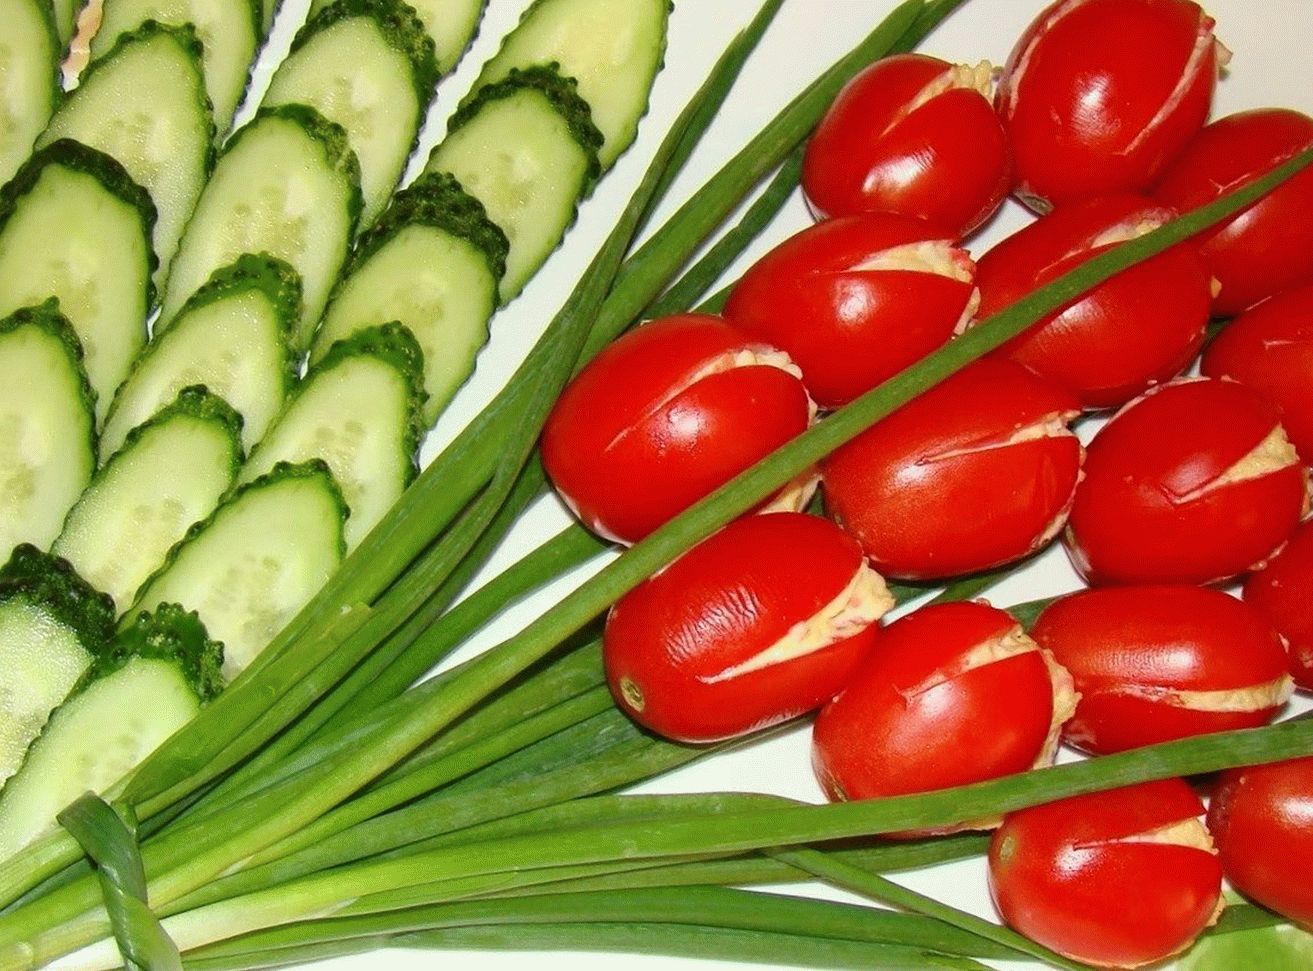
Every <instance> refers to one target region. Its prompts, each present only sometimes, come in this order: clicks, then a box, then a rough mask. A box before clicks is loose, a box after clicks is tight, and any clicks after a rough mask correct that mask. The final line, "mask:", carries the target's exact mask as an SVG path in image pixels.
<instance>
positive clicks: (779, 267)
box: [725, 213, 975, 408]
mask: <svg viewBox="0 0 1313 971" xmlns="http://www.w3.org/2000/svg"><path fill="white" fill-rule="evenodd" d="M922 243H924V244H927V245H931V246H934V247H936V248H937V249H938V251H939V253H940V255H942V256H943V258H944V259H946V260H949V261H951V263H952V264H953V266H954V267H956V268H957V270H958V272H959V273H960V274H961V275H964V276H966V277H967V279H966V280H959V279H954V278H953V277H950V276H944V275H941V274H940V273H935V272H919V271H914V270H907V269H860V267H862V266H863V264H867V263H869V262H870V261H871V260H872V259H875V258H878V256H879V255H880V254H882V253H885V252H887V251H889V250H892V249H897V248H901V247H906V246H915V245H916V244H922ZM974 272H975V267H974V264H973V263H972V262H971V259H970V257H969V256H968V255H967V253H966V251H965V250H961V249H958V248H956V247H953V246H951V245H950V244H949V242H948V241H947V240H945V239H944V236H943V233H942V231H941V230H937V229H933V228H931V227H930V226H928V225H927V224H925V223H922V222H919V221H918V220H915V219H911V218H909V217H906V216H895V215H891V214H889V213H873V214H869V215H858V216H848V217H845V218H840V219H831V220H827V221H826V222H823V223H820V224H818V225H816V226H812V227H810V228H808V229H804V230H803V231H802V232H800V233H798V234H797V235H795V236H792V237H790V238H789V239H787V240H785V241H784V242H783V243H781V244H780V245H779V246H777V247H775V249H773V250H771V251H770V252H769V253H767V254H766V255H765V256H764V257H762V258H761V259H760V260H758V261H757V263H756V264H754V265H753V266H752V267H751V268H750V269H749V270H748V271H747V272H746V273H745V274H744V275H743V277H742V279H741V280H740V281H739V282H738V284H737V285H736V286H735V287H734V290H733V292H731V294H730V296H729V301H728V302H727V303H726V305H725V317H726V319H728V320H729V321H730V323H731V324H733V325H734V326H735V327H737V328H738V329H739V330H741V331H742V332H743V333H745V334H747V335H748V336H749V337H751V338H753V339H754V340H758V341H761V342H763V343H766V344H770V345H771V346H773V347H778V348H780V350H782V351H784V352H785V353H787V354H788V355H789V357H790V358H791V359H792V360H793V361H794V362H795V363H796V364H797V365H798V366H799V367H800V368H801V369H802V378H803V383H804V384H805V385H806V386H807V390H808V391H809V392H810V393H811V395H812V397H813V398H814V399H815V400H816V402H817V404H819V405H821V406H822V407H825V408H833V407H837V406H839V405H843V404H846V403H848V402H849V401H851V400H852V399H854V398H856V397H857V396H858V395H861V394H863V393H864V392H866V391H869V390H870V389H871V388H874V387H875V386H876V385H877V384H879V383H880V382H882V381H884V380H885V379H887V378H890V377H893V375H895V374H897V373H898V372H899V371H901V370H902V369H903V368H905V367H907V366H908V365H909V364H912V363H914V362H916V361H918V360H920V359H921V358H923V357H925V356H926V355H927V354H929V353H930V352H931V351H933V350H935V349H936V348H938V347H940V346H942V345H943V344H945V343H947V342H948V340H949V338H951V337H952V336H953V332H954V330H955V329H956V328H957V327H958V325H959V323H960V322H961V321H962V319H963V318H964V316H965V315H967V314H968V313H969V311H970V308H971V307H972V306H973V301H974V300H975V287H974V285H973V283H972V282H970V278H971V276H972V275H974Z"/></svg>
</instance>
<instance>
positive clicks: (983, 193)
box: [802, 54, 1010, 239]
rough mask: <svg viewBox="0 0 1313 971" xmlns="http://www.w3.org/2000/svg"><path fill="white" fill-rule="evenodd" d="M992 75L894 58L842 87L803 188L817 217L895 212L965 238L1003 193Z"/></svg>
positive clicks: (811, 146)
mask: <svg viewBox="0 0 1313 971" xmlns="http://www.w3.org/2000/svg"><path fill="white" fill-rule="evenodd" d="M992 73H993V72H992V68H991V67H990V66H989V64H986V63H982V64H980V65H978V66H976V67H974V68H973V67H969V66H967V65H965V64H949V63H948V62H947V61H941V60H939V59H938V58H935V57H927V56H926V55H924V54H898V55H895V56H893V57H886V58H885V59H884V60H882V61H877V62H876V63H874V64H872V65H871V66H870V67H868V68H867V69H866V70H865V71H863V72H862V73H861V74H858V75H857V76H856V77H855V78H853V79H852V80H851V81H849V82H848V85H847V86H846V87H845V88H844V89H843V90H842V91H840V92H839V96H838V97H837V98H836V99H835V101H834V104H833V105H831V106H830V110H829V111H827V112H826V114H825V117H824V118H822V119H821V123H820V125H819V126H817V128H816V133H815V134H814V135H812V138H811V141H810V142H809V143H808V145H807V154H806V155H805V156H804V158H803V164H802V188H803V191H804V192H805V193H806V194H807V200H808V202H809V203H810V205H811V207H812V210H813V211H814V212H816V213H817V214H818V215H820V216H822V217H833V216H850V215H853V214H855V213H859V212H897V213H902V214H904V215H907V216H916V217H918V218H920V219H924V220H927V221H928V222H930V223H933V224H934V225H936V226H939V227H941V228H942V229H943V230H944V231H946V232H947V233H949V234H950V235H952V236H953V238H954V239H961V238H962V237H963V236H966V235H967V234H968V233H970V232H971V231H972V230H973V229H975V228H976V227H978V226H979V225H980V224H981V223H983V222H984V221H985V220H986V219H988V218H989V217H990V216H991V215H993V214H994V212H995V211H996V210H997V209H998V207H999V206H1000V205H1001V204H1002V203H1003V197H1004V196H1006V195H1007V193H1008V186H1009V181H1010V179H1009V175H1010V166H1009V161H1008V145H1007V138H1006V137H1005V136H1004V134H1003V125H1002V123H1001V122H1000V121H999V119H998V115H997V114H995V112H994V108H993V106H992V105H991V104H990V101H989V88H990V83H991V74H992Z"/></svg>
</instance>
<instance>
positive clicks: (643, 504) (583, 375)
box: [542, 314, 811, 542]
mask: <svg viewBox="0 0 1313 971" xmlns="http://www.w3.org/2000/svg"><path fill="white" fill-rule="evenodd" d="M810 407H811V406H810V402H809V400H808V398H807V392H806V390H805V389H804V388H803V385H802V382H801V381H800V380H799V379H798V377H797V371H796V369H795V368H794V366H793V365H792V364H791V362H789V360H788V359H787V357H785V355H783V354H781V353H779V352H778V351H775V350H773V349H772V348H768V347H765V346H763V345H762V344H760V343H758V342H756V341H754V340H751V339H749V338H747V337H744V336H743V335H742V334H740V333H739V332H738V331H736V330H735V329H734V328H732V327H730V326H729V325H728V324H726V323H725V322H724V321H722V320H720V319H719V318H716V317H707V316H701V315H696V314H685V315H680V316H675V317H667V318H664V319H662V320H654V321H652V322H651V323H649V324H646V325H644V326H642V327H640V328H638V329H637V330H635V331H633V332H632V333H629V334H626V335H625V336H624V337H622V338H620V339H619V340H618V341H616V342H615V343H613V344H611V345H610V346H609V347H608V348H606V350H604V351H602V353H601V354H599V355H598V356H597V357H596V358H595V359H594V360H593V361H592V362H591V363H590V364H589V365H588V366H587V367H586V368H584V370H583V371H582V372H580V374H579V375H578V377H576V378H575V379H574V381H573V382H571V384H570V385H569V387H567V388H566V389H565V393H564V394H562V395H561V397H560V399H559V400H558V401H557V403H556V407H555V408H554V409H553V411H552V414H551V416H550V417H549V418H548V420H547V425H546V427H545V428H544V429H543V438H542V453H543V464H544V465H545V466H546V468H547V473H548V475H550V476H551V478H552V481H553V482H554V483H555V485H556V488H557V490H558V491H559V492H560V493H561V496H562V497H563V498H564V499H565V501H566V503H567V504H569V506H570V507H571V509H573V510H574V511H575V513H576V515H578V516H579V518H580V519H582V520H583V522H584V525H586V526H587V527H588V528H589V529H591V530H593V531H594V532H596V533H600V534H601V535H603V536H606V537H608V538H612V539H619V540H622V541H626V542H634V541H636V540H639V539H641V538H642V537H643V536H646V535H647V534H648V533H650V532H651V531H652V530H654V529H656V528H657V527H658V526H660V525H661V524H662V523H664V522H665V521H666V520H668V519H670V518H672V517H673V516H675V515H677V514H678V513H680V512H682V511H683V510H684V509H686V508H688V507H689V506H691V505H693V503H695V502H697V501H698V500H699V499H701V498H702V497H703V496H706V495H707V494H708V493H710V492H712V491H714V490H715V489H716V488H718V487H719V486H721V485H724V484H725V483H726V482H728V481H729V480H730V479H732V478H733V477H734V476H735V475H737V474H738V473H739V472H742V471H743V470H744V469H746V468H748V467H749V466H751V465H753V464H754V463H756V462H757V461H759V460H760V459H762V458H764V457H765V456H766V455H768V454H769V453H770V452H772V451H774V450H775V449H776V448H779V447H780V446H781V445H783V444H784V443H785V442H787V441H788V440H789V439H791V438H793V437H794V436H795V435H797V434H799V433H800V432H802V431H804V430H805V429H806V427H807V424H808V420H809V417H810Z"/></svg>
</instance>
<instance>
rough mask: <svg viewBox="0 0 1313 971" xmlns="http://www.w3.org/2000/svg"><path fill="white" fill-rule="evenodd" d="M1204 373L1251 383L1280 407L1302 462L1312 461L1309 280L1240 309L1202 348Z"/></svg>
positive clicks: (1312, 290) (1312, 296)
mask: <svg viewBox="0 0 1313 971" xmlns="http://www.w3.org/2000/svg"><path fill="white" fill-rule="evenodd" d="M1203 372H1204V374H1207V375H1209V376H1210V377H1214V378H1233V379H1235V380H1236V381H1239V382H1240V383H1241V384H1243V385H1245V386H1246V387H1250V388H1253V389H1254V390H1255V391H1257V392H1258V393H1259V394H1261V395H1262V396H1263V397H1264V398H1266V399H1267V400H1268V401H1270V402H1272V404H1274V405H1276V406H1277V408H1278V409H1279V410H1280V412H1281V426H1282V427H1283V428H1285V430H1286V435H1287V436H1288V437H1289V438H1290V441H1291V443H1292V444H1293V445H1294V446H1295V450H1296V451H1297V452H1299V455H1300V458H1302V459H1303V460H1304V464H1305V465H1313V394H1310V393H1309V389H1310V388H1313V284H1310V285H1306V286H1303V287H1300V288H1299V289H1297V290H1291V291H1290V292H1289V293H1283V294H1280V295H1278V296H1275V297H1273V298H1272V299H1270V300H1264V301H1263V302H1262V303H1261V304H1259V305H1258V306H1257V307H1255V308H1254V309H1252V310H1250V311H1247V312H1246V313H1244V314H1241V315H1240V316H1239V317H1237V318H1236V319H1235V320H1233V321H1231V323H1229V324H1227V325H1226V328H1225V329H1224V330H1223V331H1222V332H1221V333H1220V334H1218V335H1217V337H1215V338H1214V339H1213V340H1212V342H1211V343H1210V344H1209V345H1208V349H1207V350H1206V351H1205V352H1204V361H1203Z"/></svg>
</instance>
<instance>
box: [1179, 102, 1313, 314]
mask: <svg viewBox="0 0 1313 971" xmlns="http://www.w3.org/2000/svg"><path fill="white" fill-rule="evenodd" d="M1310 146H1313V118H1309V117H1308V116H1307V115H1302V114H1300V113H1299V112H1297V111H1289V110H1287V109H1284V108H1264V109H1260V110H1257V111H1244V112H1241V113H1240V114H1236V115H1229V116H1227V117H1226V118H1221V119H1219V120H1217V121H1215V122H1213V123H1212V124H1211V125H1209V126H1208V127H1207V128H1205V129H1204V130H1203V131H1201V132H1199V134H1198V135H1196V136H1195V137H1194V139H1192V140H1191V142H1190V144H1189V145H1187V146H1186V148H1185V151H1184V152H1183V153H1182V154H1181V156H1180V157H1179V158H1178V159H1177V160H1176V161H1175V163H1173V165H1172V166H1171V168H1170V169H1168V170H1167V172H1165V173H1164V174H1163V177H1162V181H1160V182H1159V183H1158V185H1157V186H1156V187H1155V188H1154V191H1153V195H1154V198H1155V199H1157V200H1159V201H1160V202H1163V203H1165V204H1167V205H1169V206H1172V207H1173V208H1175V209H1177V210H1178V211H1180V212H1188V211H1189V210H1191V209H1195V208H1197V207H1199V206H1202V205H1205V204H1207V203H1209V202H1212V201H1213V200H1214V199H1217V198H1218V197H1219V196H1222V195H1225V194H1226V193H1228V192H1230V191H1232V190H1233V189H1237V188H1239V187H1240V186H1241V185H1243V184H1244V183H1245V182H1249V181H1251V180H1253V179H1255V178H1258V177H1259V176H1261V175H1264V174H1266V173H1267V172H1269V171H1271V170H1272V169H1274V168H1276V167H1277V166H1278V165H1280V164H1281V163H1282V162H1285V161H1287V160H1288V159H1290V158H1292V157H1293V156H1295V155H1297V154H1299V153H1300V152H1302V151H1303V150H1304V149H1306V148H1308V147H1310ZM1311 208H1313V171H1310V170H1308V169H1305V170H1304V171H1303V172H1300V173H1299V174H1298V175H1295V176H1294V177H1293V178H1291V179H1290V180H1289V181H1288V182H1286V183H1284V184H1283V185H1280V186H1278V187H1277V188H1276V189H1275V190H1273V191H1272V192H1271V193H1270V194H1268V195H1267V196H1265V197H1264V198H1262V199H1260V200H1259V201H1258V202H1256V203H1254V204H1253V205H1252V206H1250V207H1249V208H1248V209H1244V210H1242V211H1241V212H1240V213H1238V214H1237V215H1235V216H1232V217H1231V218H1230V219H1228V220H1226V221H1225V222H1223V223H1222V224H1221V225H1220V226H1218V227H1217V228H1215V229H1211V230H1208V231H1207V232H1205V233H1203V234H1201V236H1200V242H1201V245H1202V249H1203V255H1204V260H1205V261H1206V262H1207V263H1208V268H1209V270H1211V271H1212V274H1213V276H1215V277H1216V278H1217V282H1218V285H1219V287H1218V291H1217V299H1216V300H1214V301H1213V312H1214V313H1216V314H1218V315H1220V316H1230V315H1231V314H1235V313H1239V312H1240V311H1241V310H1244V309H1245V308H1247V307H1252V306H1253V305H1254V304H1256V303H1257V302H1258V301H1260V300H1262V299H1263V298H1264V297H1270V296H1272V295H1273V294H1277V293H1281V292H1282V291H1284V290H1288V289H1290V288H1291V287H1294V286H1298V285H1300V284H1303V283H1308V282H1313V220H1310V219H1309V218H1308V213H1309V210H1310V209H1311Z"/></svg>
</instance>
